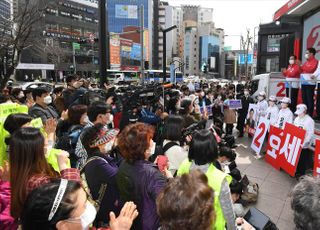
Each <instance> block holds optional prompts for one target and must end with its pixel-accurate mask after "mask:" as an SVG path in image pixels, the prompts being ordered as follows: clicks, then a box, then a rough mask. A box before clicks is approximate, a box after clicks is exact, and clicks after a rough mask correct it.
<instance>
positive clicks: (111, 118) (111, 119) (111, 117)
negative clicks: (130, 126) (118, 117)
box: [108, 114, 113, 124]
mask: <svg viewBox="0 0 320 230" xmlns="http://www.w3.org/2000/svg"><path fill="white" fill-rule="evenodd" d="M112 122H113V114H110V116H109V122H108V124H110V123H112Z"/></svg>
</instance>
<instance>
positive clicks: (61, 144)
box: [55, 125, 83, 168]
mask: <svg viewBox="0 0 320 230" xmlns="http://www.w3.org/2000/svg"><path fill="white" fill-rule="evenodd" d="M82 129H83V126H82V125H73V126H71V127H70V129H69V130H68V132H65V133H63V135H62V137H60V138H59V139H58V141H57V143H56V145H55V148H57V149H62V150H64V151H67V152H68V153H69V154H70V157H69V158H70V162H71V167H72V168H75V166H76V165H75V164H76V162H77V160H78V157H77V156H76V154H75V150H76V145H77V141H78V139H79V137H80V134H81V132H82Z"/></svg>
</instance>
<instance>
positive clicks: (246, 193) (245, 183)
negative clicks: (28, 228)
mask: <svg viewBox="0 0 320 230" xmlns="http://www.w3.org/2000/svg"><path fill="white" fill-rule="evenodd" d="M241 184H242V188H243V193H242V195H241V199H242V200H243V201H245V202H246V203H254V202H257V200H258V195H259V185H258V184H257V183H253V182H251V181H249V179H248V177H247V176H246V175H244V176H243V178H242V180H241Z"/></svg>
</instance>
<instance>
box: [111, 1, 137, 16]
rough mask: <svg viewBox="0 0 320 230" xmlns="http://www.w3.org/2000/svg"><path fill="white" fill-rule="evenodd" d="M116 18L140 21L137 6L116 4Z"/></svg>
mask: <svg viewBox="0 0 320 230" xmlns="http://www.w3.org/2000/svg"><path fill="white" fill-rule="evenodd" d="M115 8H116V18H127V19H138V6H137V5H120V4H116V5H115Z"/></svg>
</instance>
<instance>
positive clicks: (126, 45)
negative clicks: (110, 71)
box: [120, 39, 132, 59]
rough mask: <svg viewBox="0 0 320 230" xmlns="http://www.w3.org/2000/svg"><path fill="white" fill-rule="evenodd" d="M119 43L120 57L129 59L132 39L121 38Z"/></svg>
mask: <svg viewBox="0 0 320 230" xmlns="http://www.w3.org/2000/svg"><path fill="white" fill-rule="evenodd" d="M120 44H121V57H124V58H128V59H130V56H131V50H132V41H129V40H123V39H121V40H120Z"/></svg>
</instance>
